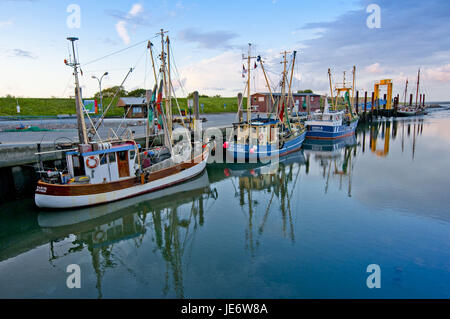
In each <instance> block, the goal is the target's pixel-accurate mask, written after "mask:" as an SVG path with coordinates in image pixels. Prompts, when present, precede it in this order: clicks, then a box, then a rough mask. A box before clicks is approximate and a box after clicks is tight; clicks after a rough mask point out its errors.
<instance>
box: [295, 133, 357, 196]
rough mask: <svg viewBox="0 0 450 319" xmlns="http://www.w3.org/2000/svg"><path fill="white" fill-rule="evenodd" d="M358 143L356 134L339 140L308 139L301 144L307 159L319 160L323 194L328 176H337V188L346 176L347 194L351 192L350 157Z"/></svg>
mask: <svg viewBox="0 0 450 319" xmlns="http://www.w3.org/2000/svg"><path fill="white" fill-rule="evenodd" d="M357 146H358V143H357V141H356V136H355V135H352V136H348V137H345V138H342V139H340V140H308V141H306V142H305V144H304V145H303V148H304V150H305V151H304V152H305V155H306V157H307V161H308V162H309V161H310V160H311V157H312V158H313V159H314V160H315V161H317V162H319V164H320V167H321V168H322V176H323V178H324V179H325V190H324V191H325V194H326V193H327V192H328V187H329V184H330V178H331V177H332V176H338V177H339V189H340V190H341V189H342V185H343V178H344V176H347V177H348V196H349V197H351V194H352V181H351V178H352V174H351V173H352V170H353V165H352V159H353V158H354V157H355V156H356V148H357Z"/></svg>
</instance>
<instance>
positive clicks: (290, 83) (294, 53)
mask: <svg viewBox="0 0 450 319" xmlns="http://www.w3.org/2000/svg"><path fill="white" fill-rule="evenodd" d="M293 55H294V57H293V59H292V67H291V68H292V69H291V79H290V80H289V93H288V107H290V106H291V102H293V100H294V97H293V96H292V78H293V77H294V66H295V57H296V56H297V51H294V52H293ZM292 108H294V104H293V105H292ZM291 112H292V109H291Z"/></svg>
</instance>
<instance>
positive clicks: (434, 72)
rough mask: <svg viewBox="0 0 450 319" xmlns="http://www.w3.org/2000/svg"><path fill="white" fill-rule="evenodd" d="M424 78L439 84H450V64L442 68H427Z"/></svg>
mask: <svg viewBox="0 0 450 319" xmlns="http://www.w3.org/2000/svg"><path fill="white" fill-rule="evenodd" d="M424 77H425V79H430V80H434V81H438V82H450V63H448V64H446V65H443V66H440V67H435V68H426V69H425V70H424Z"/></svg>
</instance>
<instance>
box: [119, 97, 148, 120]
mask: <svg viewBox="0 0 450 319" xmlns="http://www.w3.org/2000/svg"><path fill="white" fill-rule="evenodd" d="M117 106H118V107H123V108H124V110H125V114H126V117H127V118H143V117H146V116H147V102H146V99H145V97H122V98H120V99H119V102H117Z"/></svg>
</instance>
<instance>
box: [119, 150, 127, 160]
mask: <svg viewBox="0 0 450 319" xmlns="http://www.w3.org/2000/svg"><path fill="white" fill-rule="evenodd" d="M127 153H128V152H127V151H122V152H117V154H118V155H119V161H126V160H127Z"/></svg>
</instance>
